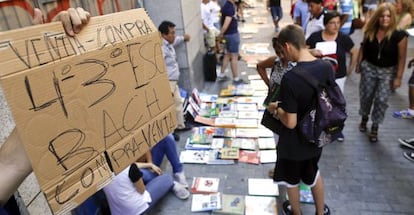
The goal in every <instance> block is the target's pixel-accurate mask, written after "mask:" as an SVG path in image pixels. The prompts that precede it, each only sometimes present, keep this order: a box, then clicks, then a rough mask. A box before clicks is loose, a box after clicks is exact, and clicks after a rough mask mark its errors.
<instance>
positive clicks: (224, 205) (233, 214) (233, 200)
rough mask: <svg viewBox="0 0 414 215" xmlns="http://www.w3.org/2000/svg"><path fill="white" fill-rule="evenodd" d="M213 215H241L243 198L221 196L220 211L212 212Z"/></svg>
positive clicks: (238, 196) (240, 196)
mask: <svg viewBox="0 0 414 215" xmlns="http://www.w3.org/2000/svg"><path fill="white" fill-rule="evenodd" d="M213 214H228V215H243V214H244V196H243V195H231V194H224V193H223V194H221V209H220V210H214V211H213Z"/></svg>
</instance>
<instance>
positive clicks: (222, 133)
mask: <svg viewBox="0 0 414 215" xmlns="http://www.w3.org/2000/svg"><path fill="white" fill-rule="evenodd" d="M213 137H236V129H235V128H215V130H214V134H213Z"/></svg>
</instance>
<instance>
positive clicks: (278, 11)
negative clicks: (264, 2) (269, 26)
mask: <svg viewBox="0 0 414 215" xmlns="http://www.w3.org/2000/svg"><path fill="white" fill-rule="evenodd" d="M270 13H271V14H272V18H273V20H281V19H282V17H283V11H282V7H270Z"/></svg>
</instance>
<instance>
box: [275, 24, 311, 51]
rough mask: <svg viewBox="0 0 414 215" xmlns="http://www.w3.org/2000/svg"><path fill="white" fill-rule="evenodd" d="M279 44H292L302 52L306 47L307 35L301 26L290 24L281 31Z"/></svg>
mask: <svg viewBox="0 0 414 215" xmlns="http://www.w3.org/2000/svg"><path fill="white" fill-rule="evenodd" d="M278 42H279V44H281V45H284V44H285V43H290V44H291V45H292V46H293V47H295V48H296V49H298V50H300V49H301V48H305V47H306V42H305V33H304V32H303V29H302V28H301V27H300V26H299V25H295V24H290V25H288V26H286V27H284V28H283V29H282V30H281V31H280V33H279V35H278Z"/></svg>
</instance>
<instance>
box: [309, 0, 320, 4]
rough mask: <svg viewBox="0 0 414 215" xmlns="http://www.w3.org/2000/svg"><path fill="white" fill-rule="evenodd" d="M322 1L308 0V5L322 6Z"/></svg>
mask: <svg viewBox="0 0 414 215" xmlns="http://www.w3.org/2000/svg"><path fill="white" fill-rule="evenodd" d="M322 2H323V1H322V0H306V3H308V4H309V3H315V4H322Z"/></svg>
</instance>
